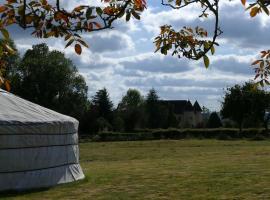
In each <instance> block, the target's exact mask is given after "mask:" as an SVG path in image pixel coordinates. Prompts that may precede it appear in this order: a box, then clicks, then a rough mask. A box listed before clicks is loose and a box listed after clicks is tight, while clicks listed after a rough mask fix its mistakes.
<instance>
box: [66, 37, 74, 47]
mask: <svg viewBox="0 0 270 200" xmlns="http://www.w3.org/2000/svg"><path fill="white" fill-rule="evenodd" d="M73 42H74V39H71V40H69V41H68V43H67V44H66V46H65V48H67V47H68V46H70V45H71V44H72V43H73Z"/></svg>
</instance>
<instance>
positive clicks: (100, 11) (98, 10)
mask: <svg viewBox="0 0 270 200" xmlns="http://www.w3.org/2000/svg"><path fill="white" fill-rule="evenodd" d="M96 12H97V14H98V15H99V16H100V15H102V13H103V10H102V9H101V8H100V7H97V8H96Z"/></svg>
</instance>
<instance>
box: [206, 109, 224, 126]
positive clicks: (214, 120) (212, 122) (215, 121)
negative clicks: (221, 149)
mask: <svg viewBox="0 0 270 200" xmlns="http://www.w3.org/2000/svg"><path fill="white" fill-rule="evenodd" d="M221 126H222V123H221V120H220V118H219V116H218V114H217V113H216V112H212V113H211V115H210V117H209V119H208V122H207V128H219V127H221Z"/></svg>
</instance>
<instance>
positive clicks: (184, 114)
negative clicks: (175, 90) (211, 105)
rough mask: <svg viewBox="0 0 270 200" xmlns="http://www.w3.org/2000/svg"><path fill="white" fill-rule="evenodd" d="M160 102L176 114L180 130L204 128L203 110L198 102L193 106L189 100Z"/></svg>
mask: <svg viewBox="0 0 270 200" xmlns="http://www.w3.org/2000/svg"><path fill="white" fill-rule="evenodd" d="M160 102H161V103H162V104H163V105H166V106H168V107H169V109H170V110H171V111H172V112H173V113H174V114H175V116H176V118H177V120H178V123H179V124H178V126H179V127H180V128H189V127H190V128H191V127H200V126H202V123H203V116H202V109H201V106H200V105H199V103H198V102H197V101H195V103H194V104H193V105H192V104H191V102H190V101H189V100H161V101H160Z"/></svg>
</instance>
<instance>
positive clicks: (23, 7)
mask: <svg viewBox="0 0 270 200" xmlns="http://www.w3.org/2000/svg"><path fill="white" fill-rule="evenodd" d="M101 2H102V3H103V6H102V7H98V6H90V5H80V6H77V7H75V8H74V9H72V10H71V11H68V10H66V9H65V8H63V7H62V5H61V3H62V4H63V3H64V1H60V0H55V1H54V3H49V2H48V1H47V0H6V3H5V4H2V5H0V16H1V18H0V31H1V33H2V36H3V38H4V40H3V41H2V42H1V43H0V86H1V84H5V85H7V86H8V82H7V81H6V80H4V78H3V76H2V73H1V72H2V71H3V69H4V67H5V65H6V63H5V60H6V59H5V58H6V57H8V56H9V55H11V54H14V53H15V50H14V49H12V48H11V47H10V46H9V45H8V40H9V39H10V36H9V32H8V28H7V27H8V26H11V25H14V24H15V25H17V26H19V27H21V28H22V29H31V30H33V32H32V35H33V36H35V37H37V38H50V37H55V38H58V37H61V38H64V40H65V41H66V47H68V46H70V45H74V50H75V52H76V53H77V54H79V55H80V54H81V53H82V46H85V47H88V44H87V43H86V42H85V41H84V40H83V38H82V37H81V34H82V33H90V32H95V31H101V30H104V29H110V28H112V23H113V22H114V21H115V20H116V19H119V18H122V17H123V16H126V20H127V21H129V19H130V18H131V16H133V17H134V18H136V19H140V13H141V12H142V11H143V10H144V9H145V8H146V2H145V0H101ZM7 86H6V88H9V87H7Z"/></svg>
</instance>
